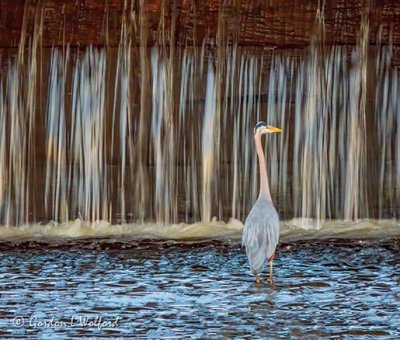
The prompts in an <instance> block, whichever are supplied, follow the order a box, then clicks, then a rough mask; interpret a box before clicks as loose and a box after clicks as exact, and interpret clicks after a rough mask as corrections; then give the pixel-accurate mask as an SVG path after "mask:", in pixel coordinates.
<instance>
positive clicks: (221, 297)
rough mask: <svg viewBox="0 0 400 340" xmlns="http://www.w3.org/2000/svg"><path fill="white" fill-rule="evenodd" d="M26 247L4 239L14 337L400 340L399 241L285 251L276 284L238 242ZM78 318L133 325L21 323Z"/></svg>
mask: <svg viewBox="0 0 400 340" xmlns="http://www.w3.org/2000/svg"><path fill="white" fill-rule="evenodd" d="M14 246H15V245H12V244H10V243H2V244H0V249H1V250H2V252H1V257H0V264H1V268H2V272H1V291H2V293H1V297H0V299H1V304H0V305H1V307H0V310H1V317H0V322H1V325H2V326H3V327H2V330H1V336H2V337H5V336H7V335H8V336H10V335H13V336H17V335H21V336H24V337H26V336H28V335H40V336H61V335H62V334H64V335H66V334H68V336H70V337H71V336H78V335H85V336H93V335H101V334H108V335H114V336H122V335H135V336H147V337H159V336H174V337H176V336H184V335H185V336H193V337H212V336H216V337H222V336H225V337H233V336H251V337H259V336H264V337H265V336H268V335H270V336H272V335H273V336H285V337H287V336H306V337H310V336H311V337H315V336H317V337H320V336H328V335H330V336H332V335H338V336H349V335H359V336H363V335H364V336H367V335H369V336H374V335H382V336H387V337H396V335H397V336H398V335H399V332H398V324H399V322H400V314H399V310H400V289H399V283H400V282H399V277H400V269H399V267H398V265H397V264H398V263H399V261H400V257H399V254H400V243H399V241H398V240H396V239H392V240H388V241H385V242H373V241H371V242H367V241H363V242H361V241H354V242H349V241H327V242H323V243H314V244H309V243H294V244H283V245H281V247H280V249H279V250H278V256H277V259H276V271H275V273H274V274H275V275H276V276H275V285H274V286H273V287H271V286H270V285H269V284H267V283H263V284H260V285H256V284H255V283H254V282H252V276H251V275H250V271H249V269H248V267H247V261H246V256H245V254H244V252H243V250H242V249H241V247H240V245H239V244H238V243H236V242H233V243H231V242H228V241H226V242H222V241H220V242H219V241H214V242H211V241H198V242H183V243H176V242H173V241H160V242H154V241H152V242H146V241H141V242H137V241H134V240H131V241H129V240H124V241H121V240H113V239H104V240H102V241H99V240H97V241H92V240H86V241H80V242H78V243H77V242H76V241H74V242H70V243H68V242H65V243H62V244H47V245H46V244H44V243H36V244H35V243H29V242H27V243H19V244H18V245H17V249H18V250H15V249H16V248H15V247H14ZM264 275H265V274H264ZM266 279H267V276H266V275H265V280H266ZM73 315H75V316H79V315H81V316H86V317H92V318H94V317H96V316H102V317H103V319H105V320H115V319H116V318H117V317H120V318H121V322H120V325H119V326H118V327H114V328H113V327H104V329H102V330H99V329H97V328H96V327H79V326H78V325H77V324H75V325H73V326H70V325H69V326H67V327H60V328H57V327H47V328H45V327H37V328H36V329H35V328H33V327H32V326H31V327H29V326H26V325H25V326H24V327H15V326H14V325H13V324H12V320H13V318H14V317H15V316H22V317H24V318H25V319H26V320H30V319H31V318H32V317H36V318H37V319H38V320H39V319H40V320H46V319H50V318H52V317H54V319H55V320H70V318H71V316H73Z"/></svg>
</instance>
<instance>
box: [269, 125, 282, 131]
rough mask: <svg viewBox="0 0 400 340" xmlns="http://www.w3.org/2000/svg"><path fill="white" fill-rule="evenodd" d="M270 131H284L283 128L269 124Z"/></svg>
mask: <svg viewBox="0 0 400 340" xmlns="http://www.w3.org/2000/svg"><path fill="white" fill-rule="evenodd" d="M268 131H269V132H282V131H283V130H282V129H280V128H277V127H274V126H268Z"/></svg>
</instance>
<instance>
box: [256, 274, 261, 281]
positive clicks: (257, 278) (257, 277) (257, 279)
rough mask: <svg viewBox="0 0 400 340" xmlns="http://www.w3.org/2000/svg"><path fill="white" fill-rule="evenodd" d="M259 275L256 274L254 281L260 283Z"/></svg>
mask: <svg viewBox="0 0 400 340" xmlns="http://www.w3.org/2000/svg"><path fill="white" fill-rule="evenodd" d="M260 282H261V281H260V277H259V276H258V274H257V275H256V283H260Z"/></svg>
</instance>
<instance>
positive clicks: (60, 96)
mask: <svg viewBox="0 0 400 340" xmlns="http://www.w3.org/2000/svg"><path fill="white" fill-rule="evenodd" d="M135 8H136V10H133V8H132V7H131V8H129V6H128V4H127V3H125V9H124V13H123V16H122V18H123V20H122V24H121V31H120V40H119V45H118V47H117V48H114V47H109V46H107V44H104V46H98V45H97V46H87V47H81V48H77V47H75V46H69V45H68V44H65V46H62V47H60V46H55V47H53V48H51V49H48V48H46V49H44V48H42V47H41V39H42V32H43V13H42V11H41V8H40V4H38V9H37V14H36V17H35V25H34V27H35V28H34V31H33V34H32V35H31V36H30V35H28V34H27V32H26V31H24V27H22V31H23V33H22V34H21V40H20V45H19V49H18V50H17V51H9V50H4V49H3V50H1V51H2V52H0V53H2V54H0V56H1V66H2V67H1V74H0V223H1V224H2V225H5V226H14V225H17V226H18V225H24V224H32V223H39V222H42V223H46V222H48V221H56V222H60V223H66V222H68V221H71V220H75V219H77V218H80V219H81V220H83V221H87V222H95V221H100V220H101V221H108V222H109V223H117V224H119V223H126V222H136V223H143V222H146V223H156V224H171V223H179V222H184V223H193V222H196V221H204V222H210V221H211V219H212V218H213V217H216V218H217V219H218V220H225V221H227V220H228V219H229V218H232V217H233V218H236V219H239V220H241V221H244V219H245V216H246V215H247V213H248V211H249V209H250V208H251V205H252V203H253V202H254V201H255V199H256V197H257V194H258V175H257V171H258V167H257V159H256V153H255V148H254V145H253V138H252V134H253V126H254V124H255V122H257V121H258V120H260V119H262V120H265V121H267V122H268V123H269V124H271V125H274V126H278V127H280V128H282V129H283V131H284V132H283V133H282V134H280V135H279V136H275V135H274V136H272V137H269V136H268V137H267V138H266V140H265V150H266V161H267V170H268V174H269V178H270V186H271V193H272V197H273V201H274V202H275V205H276V207H277V209H278V210H279V214H280V216H281V219H284V220H289V219H293V218H300V219H315V220H316V221H317V222H318V223H323V222H324V221H327V220H328V221H329V220H331V219H340V220H349V221H352V220H357V219H364V218H374V219H388V218H389V219H390V218H395V219H398V218H399V216H400V96H399V88H400V83H399V82H400V75H399V71H398V66H397V63H395V62H394V59H395V52H394V48H393V43H392V41H391V40H390V39H389V40H387V39H383V35H384V32H386V31H385V30H384V29H383V28H381V29H380V30H379V32H378V35H377V44H375V45H374V46H370V45H369V36H370V34H371V33H370V23H369V16H368V15H367V14H363V15H362V20H361V21H360V23H361V24H360V27H359V28H358V35H357V36H358V38H357V41H356V42H355V44H349V45H334V44H333V45H326V44H325V43H324V27H325V26H324V25H325V23H324V14H323V8H322V9H321V11H319V12H318V13H319V14H318V15H317V18H316V21H315V26H316V28H315V32H314V36H313V39H312V41H311V44H310V45H309V46H308V47H307V48H306V49H304V50H302V51H299V50H297V49H293V50H280V49H262V48H261V49H260V48H259V49H251V48H246V47H243V46H241V45H240V44H239V41H238V40H237V38H235V37H233V36H230V35H228V34H224V32H223V30H224V25H222V24H221V25H220V26H218V27H219V28H218V36H217V37H213V36H209V37H206V38H204V39H203V40H202V41H201V42H200V43H199V44H197V45H195V44H182V43H180V44H178V43H177V42H176V41H174V38H173V32H175V28H174V25H175V24H176V22H174V20H172V22H169V23H167V22H165V21H164V20H163V16H160V22H159V27H160V28H159V31H158V35H157V39H156V41H155V42H154V44H152V45H151V46H148V39H147V36H148V33H149V32H148V28H147V25H146V13H145V12H144V11H143V10H142V9H143V4H142V2H141V3H140V4H137V5H136V7H135ZM172 8H173V7H172ZM137 9H138V10H137ZM172 13H173V12H172ZM25 14H26V13H25ZM173 17H174V16H173V15H172V18H173ZM27 36H29V37H30V39H27ZM137 37H138V39H139V41H140V43H139V46H137V45H136V43H135V41H136V40H137ZM216 39H217V40H216ZM6 52H7V53H6Z"/></svg>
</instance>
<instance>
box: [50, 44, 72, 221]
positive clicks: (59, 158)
mask: <svg viewBox="0 0 400 340" xmlns="http://www.w3.org/2000/svg"><path fill="white" fill-rule="evenodd" d="M68 60H69V48H67V51H66V54H65V56H61V55H60V52H59V51H58V50H54V49H53V50H52V53H51V62H50V79H49V88H48V95H47V98H48V100H47V101H48V103H47V113H46V123H47V124H46V126H47V129H46V134H47V138H46V144H47V164H46V184H45V201H44V202H45V208H46V214H47V215H48V216H51V217H52V219H53V220H54V221H60V222H68V201H67V172H66V171H67V169H66V165H67V159H66V157H67V155H66V122H65V83H66V72H67V65H68Z"/></svg>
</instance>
